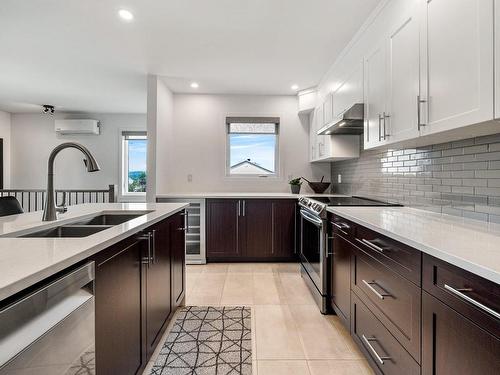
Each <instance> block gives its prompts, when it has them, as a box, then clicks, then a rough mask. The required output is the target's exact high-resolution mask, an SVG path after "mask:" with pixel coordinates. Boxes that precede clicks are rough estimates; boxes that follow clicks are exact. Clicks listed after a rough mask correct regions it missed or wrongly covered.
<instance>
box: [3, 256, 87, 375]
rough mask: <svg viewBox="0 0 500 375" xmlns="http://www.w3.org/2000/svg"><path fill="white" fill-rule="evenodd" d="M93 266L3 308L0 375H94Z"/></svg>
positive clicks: (53, 281)
mask: <svg viewBox="0 0 500 375" xmlns="http://www.w3.org/2000/svg"><path fill="white" fill-rule="evenodd" d="M94 276H95V271H94V262H90V263H87V264H85V265H83V266H81V267H79V268H77V269H75V270H73V271H71V272H68V273H66V274H64V275H62V276H61V277H58V278H56V279H55V280H52V281H50V282H48V283H47V284H46V285H43V286H41V287H40V288H37V289H36V290H34V291H32V292H31V293H29V294H28V295H26V296H23V297H21V298H19V299H18V300H16V301H13V302H12V303H10V304H8V305H7V306H5V307H3V308H2V309H1V310H0V375H6V374H9V375H14V374H15V375H28V374H30V375H33V374H37V375H49V374H50V375H59V374H61V375H62V374H65V375H69V374H71V375H76V374H85V375H89V374H95V306H94V303H95V302H94Z"/></svg>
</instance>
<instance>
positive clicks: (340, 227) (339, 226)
mask: <svg viewBox="0 0 500 375" xmlns="http://www.w3.org/2000/svg"><path fill="white" fill-rule="evenodd" d="M331 223H332V225H333V226H334V227H336V228H337V229H338V230H340V231H341V232H342V233H344V234H348V233H347V232H346V231H345V230H344V229H350V228H351V227H350V226H349V225H347V224H345V223H342V225H340V224H337V223H334V222H333V221H332V222H331Z"/></svg>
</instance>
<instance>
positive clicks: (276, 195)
mask: <svg viewBox="0 0 500 375" xmlns="http://www.w3.org/2000/svg"><path fill="white" fill-rule="evenodd" d="M156 197H157V198H167V199H182V198H186V199H205V198H248V199H251V198H270V199H272V198H277V199H280V198H290V199H299V198H300V197H345V195H342V194H315V193H309V194H308V193H302V194H292V193H285V192H283V193H265V192H263V193H251V192H248V193H245V192H201V193H168V194H158V195H157V196H156Z"/></svg>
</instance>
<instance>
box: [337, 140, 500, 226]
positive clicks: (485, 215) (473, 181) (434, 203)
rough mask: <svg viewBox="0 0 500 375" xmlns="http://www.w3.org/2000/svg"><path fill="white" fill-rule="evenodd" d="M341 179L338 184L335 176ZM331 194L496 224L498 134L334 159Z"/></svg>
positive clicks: (499, 215)
mask: <svg viewBox="0 0 500 375" xmlns="http://www.w3.org/2000/svg"><path fill="white" fill-rule="evenodd" d="M339 174H340V175H342V183H340V184H339V183H337V178H338V175H339ZM332 181H333V184H332V187H333V191H334V192H335V193H341V194H352V195H361V196H367V197H374V198H379V199H387V200H391V201H397V202H399V203H402V204H404V205H405V206H411V207H418V208H422V209H426V210H429V211H433V212H442V213H446V214H451V215H457V216H463V217H467V218H472V219H476V220H483V221H490V222H494V223H500V133H499V134H494V135H488V136H483V137H477V138H469V139H465V140H461V141H456V142H448V143H440V144H435V145H430V146H424V147H417V148H397V149H380V150H368V151H362V152H361V154H360V157H359V158H358V159H351V160H344V161H339V162H334V163H332Z"/></svg>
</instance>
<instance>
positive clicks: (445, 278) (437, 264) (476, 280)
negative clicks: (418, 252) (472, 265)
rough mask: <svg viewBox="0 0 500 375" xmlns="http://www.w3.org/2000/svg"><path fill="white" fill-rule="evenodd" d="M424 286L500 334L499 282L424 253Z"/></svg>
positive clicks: (463, 313)
mask: <svg viewBox="0 0 500 375" xmlns="http://www.w3.org/2000/svg"><path fill="white" fill-rule="evenodd" d="M423 288H424V290H426V291H427V292H429V293H430V294H432V295H433V296H435V297H436V298H438V299H439V300H441V301H443V302H444V303H446V304H447V305H449V306H450V307H452V308H453V309H455V310H457V311H458V312H459V313H461V314H462V315H464V316H465V317H467V318H469V319H470V320H472V321H473V322H475V323H476V324H478V325H480V326H481V327H482V328H483V329H485V330H487V331H489V332H491V333H492V334H493V335H495V336H496V337H500V319H499V318H498V316H499V314H500V286H498V285H497V284H495V283H493V282H491V281H488V280H486V279H483V278H482V277H480V276H477V275H474V274H472V273H470V272H468V271H465V270H463V269H461V268H458V267H455V266H453V265H451V264H449V263H446V262H444V261H442V260H439V259H436V258H434V257H432V256H430V255H427V254H424V263H423Z"/></svg>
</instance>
